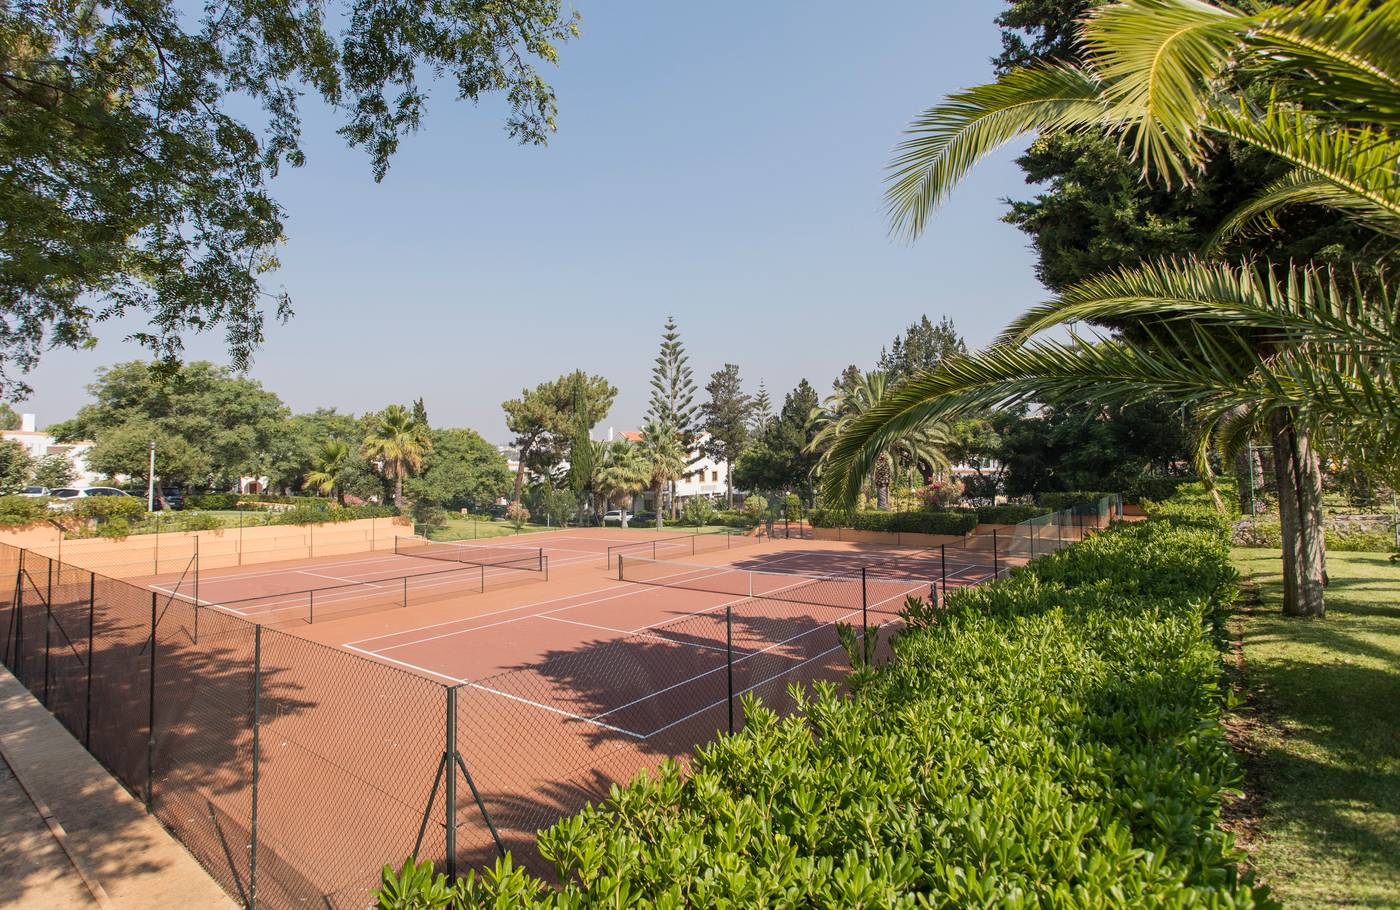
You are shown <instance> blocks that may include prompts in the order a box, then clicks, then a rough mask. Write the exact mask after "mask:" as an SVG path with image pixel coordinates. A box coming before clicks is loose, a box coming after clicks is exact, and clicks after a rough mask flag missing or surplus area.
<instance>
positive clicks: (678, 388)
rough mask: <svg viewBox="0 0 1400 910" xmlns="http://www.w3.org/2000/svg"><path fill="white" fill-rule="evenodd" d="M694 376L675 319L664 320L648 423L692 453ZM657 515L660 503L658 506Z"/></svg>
mask: <svg viewBox="0 0 1400 910" xmlns="http://www.w3.org/2000/svg"><path fill="white" fill-rule="evenodd" d="M695 392H696V389H695V374H694V372H693V371H692V370H691V369H690V357H689V356H688V355H687V354H686V352H685V344H684V343H683V342H682V341H681V333H680V330H679V329H678V328H677V327H676V319H675V317H674V316H667V317H666V325H665V327H664V328H663V329H662V332H661V352H660V353H659V354H657V355H656V363H655V365H654V366H653V367H652V368H651V401H650V403H649V405H648V407H647V422H648V423H652V424H655V425H657V426H658V427H664V428H667V429H669V430H670V431H672V432H674V434H675V436H676V438H677V439H678V440H679V441H680V444H681V447H682V448H684V449H685V451H686V459H687V461H689V459H690V457H691V455H690V453H692V452H694V450H695V436H696V423H697V418H698V415H699V411H700V406H699V404H697V403H696V401H695ZM670 486H671V519H672V520H673V521H674V520H675V518H676V515H677V507H676V481H675V478H672V479H671V481H670ZM656 505H657V509H656V511H657V512H660V511H661V503H657V504H656Z"/></svg>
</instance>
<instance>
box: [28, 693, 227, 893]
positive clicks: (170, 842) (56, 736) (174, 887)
mask: <svg viewBox="0 0 1400 910" xmlns="http://www.w3.org/2000/svg"><path fill="white" fill-rule="evenodd" d="M0 881H3V882H5V886H4V887H3V888H0V908H5V910H10V908H15V910H39V908H45V910H50V908H53V910H89V908H97V910H110V908H119V910H127V908H130V910H137V908H140V910H189V908H196V907H198V908H201V910H202V908H211V910H235V908H236V905H235V904H234V903H233V901H232V900H230V899H229V897H228V896H227V895H226V894H225V893H224V892H223V890H222V889H221V888H220V887H219V886H218V885H217V884H216V883H215V882H214V880H213V879H212V878H210V877H209V876H208V875H207V874H205V872H204V870H203V869H202V868H201V867H200V865H199V863H197V862H195V860H194V858H193V857H192V856H190V855H189V853H187V852H186V851H185V848H184V847H182V846H181V845H180V844H179V843H178V842H177V841H176V840H175V839H174V838H172V837H171V836H170V835H169V834H168V833H167V832H166V831H165V829H164V828H162V827H161V826H160V824H159V823H158V822H157V821H156V820H155V819H154V818H152V817H151V816H149V815H147V814H146V811H145V809H144V808H143V807H142V806H141V804H140V803H138V802H136V801H135V800H133V799H132V798H131V796H130V795H129V794H127V792H126V791H125V790H123V789H122V787H121V785H120V784H118V783H117V782H116V781H115V780H113V779H112V777H111V776H110V775H109V774H108V773H107V772H106V770H104V769H103V768H102V766H101V765H99V764H98V763H97V760H96V759H94V758H93V757H92V756H91V755H89V754H88V753H87V751H86V750H84V749H83V747H82V746H81V745H79V744H78V741H77V740H75V739H74V738H73V737H72V736H71V735H69V733H68V731H66V730H64V729H63V727H62V726H61V725H60V724H59V723H58V721H57V720H55V719H54V717H53V716H52V715H51V714H49V712H48V711H47V710H45V709H44V707H43V706H42V705H40V704H39V702H38V701H36V700H35V699H34V698H33V696H31V695H30V694H29V693H28V692H27V691H26V690H25V688H24V687H23V686H22V685H20V683H19V681H18V680H16V679H15V678H14V677H13V676H12V675H10V673H9V672H8V671H6V670H4V669H3V668H0Z"/></svg>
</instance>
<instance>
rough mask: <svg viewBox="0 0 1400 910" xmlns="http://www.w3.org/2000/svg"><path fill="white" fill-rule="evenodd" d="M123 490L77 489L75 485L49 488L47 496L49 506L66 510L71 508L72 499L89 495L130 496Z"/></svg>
mask: <svg viewBox="0 0 1400 910" xmlns="http://www.w3.org/2000/svg"><path fill="white" fill-rule="evenodd" d="M130 495H131V494H130V493H128V492H126V491H125V490H118V489H117V488H116V487H87V488H85V489H81V490H80V489H78V488H77V487H59V488H58V489H57V490H51V491H50V492H49V497H50V499H51V500H53V501H50V502H49V508H50V509H54V510H56V511H67V510H68V509H71V508H73V502H72V501H73V500H74V499H83V498H86V497H90V496H130Z"/></svg>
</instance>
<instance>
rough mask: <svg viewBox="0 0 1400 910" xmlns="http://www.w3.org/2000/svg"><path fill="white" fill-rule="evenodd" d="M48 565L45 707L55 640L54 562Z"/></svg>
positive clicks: (45, 588)
mask: <svg viewBox="0 0 1400 910" xmlns="http://www.w3.org/2000/svg"><path fill="white" fill-rule="evenodd" d="M46 562H47V563H48V581H47V582H45V584H44V706H45V707H47V706H48V704H49V653H50V648H51V646H52V645H51V640H52V638H53V560H52V559H49V560H46Z"/></svg>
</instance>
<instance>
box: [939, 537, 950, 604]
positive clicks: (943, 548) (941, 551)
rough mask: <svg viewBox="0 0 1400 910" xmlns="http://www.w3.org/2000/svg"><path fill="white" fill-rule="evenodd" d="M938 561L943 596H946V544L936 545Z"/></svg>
mask: <svg viewBox="0 0 1400 910" xmlns="http://www.w3.org/2000/svg"><path fill="white" fill-rule="evenodd" d="M938 562H939V564H940V567H941V571H942V577H943V596H944V597H947V596H948V545H947V544H945V543H941V544H939V545H938Z"/></svg>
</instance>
